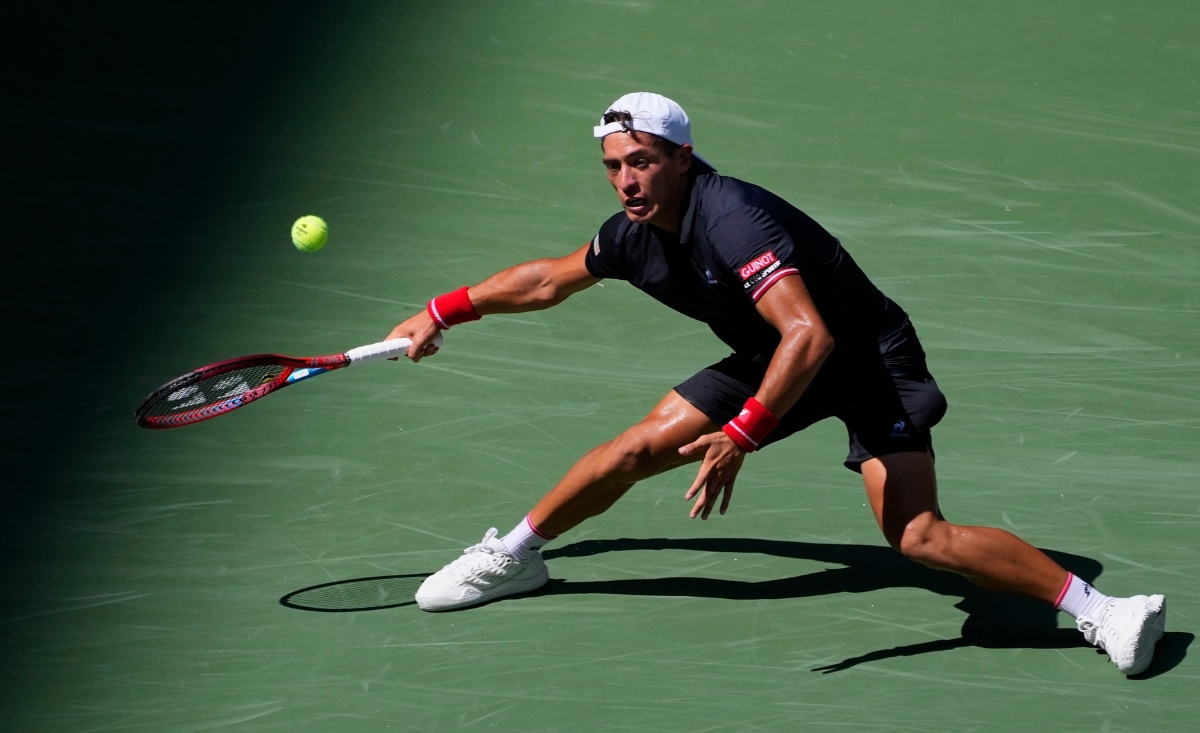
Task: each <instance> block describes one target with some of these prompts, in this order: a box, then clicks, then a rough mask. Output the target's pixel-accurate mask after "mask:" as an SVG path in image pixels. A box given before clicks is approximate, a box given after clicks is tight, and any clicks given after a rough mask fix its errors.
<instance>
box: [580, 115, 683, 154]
mask: <svg viewBox="0 0 1200 733" xmlns="http://www.w3.org/2000/svg"><path fill="white" fill-rule="evenodd" d="M602 121H603V122H604V124H606V125H611V124H612V123H614V122H620V123H621V129H622V130H624V131H625V132H627V133H629V135H630V137H632V138H633V139H634V140H637V141H638V142H641V141H642V140H641V138H639V137H638V131H637V130H635V129H633V125H632V124H631V123H632V122H633V115H631V114H629V113H628V112H626V111H624V110H616V109H610V110H609V111H607V112H605V113H604V117H603V118H602ZM646 134H647V135H650V138H651V140H652V142H653V143H654V144H655V145H656V146H658V149H659V150H660V151H662V152H663V153H665V154H667V155H674V154H675V151H676V150H679V148H681V147H683V146H682V145H680V144H679V143H673V142H671V141H670V140H668V139H666V138H665V137H659V136H658V135H654V134H652V133H649V132H647V133H646ZM600 145H601V146H603V145H604V141H603V140H601V141H600Z"/></svg>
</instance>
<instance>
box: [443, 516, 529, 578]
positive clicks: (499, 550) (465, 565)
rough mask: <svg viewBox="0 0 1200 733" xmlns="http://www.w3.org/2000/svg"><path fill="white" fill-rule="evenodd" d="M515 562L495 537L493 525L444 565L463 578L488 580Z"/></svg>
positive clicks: (500, 573)
mask: <svg viewBox="0 0 1200 733" xmlns="http://www.w3.org/2000/svg"><path fill="white" fill-rule="evenodd" d="M514 562H516V560H515V559H514V558H513V556H512V555H511V554H509V552H508V548H507V547H505V546H504V543H503V542H501V541H500V540H498V539H496V528H495V527H493V528H491V529H489V530H488V531H487V534H485V535H484V536H483V540H482V541H480V542H479V543H478V544H475V545H471V546H470V547H468V548H466V549H465V550H463V554H462V557H459V558H458V559H456V560H455V561H454V562H452V563H450V564H449V565H447V566H446V567H445V570H450V571H453V572H454V573H455V574H457V575H459V576H460V577H462V578H463V579H464V580H470V581H475V582H478V581H484V582H490V581H491V580H492V578H494V577H495V576H497V575H504V573H505V568H507V567H508V566H509V565H511V564H513V563H514Z"/></svg>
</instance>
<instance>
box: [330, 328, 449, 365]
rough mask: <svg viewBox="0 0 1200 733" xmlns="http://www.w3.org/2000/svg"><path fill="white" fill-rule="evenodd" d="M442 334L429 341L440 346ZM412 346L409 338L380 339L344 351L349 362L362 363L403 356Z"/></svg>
mask: <svg viewBox="0 0 1200 733" xmlns="http://www.w3.org/2000/svg"><path fill="white" fill-rule="evenodd" d="M443 340H444V339H443V338H442V334H440V333H439V334H438V335H437V336H435V337H434V339H433V341H432V342H431V343H432V344H433V345H434V346H438V347H441V345H442V341H443ZM409 346H412V341H410V340H409V339H403V338H402V339H389V340H388V341H380V342H379V343H377V344H367V345H366V346H359V347H358V348H356V349H350V350H349V351H347V352H346V356H347V357H348V358H349V359H350V363H351V364H364V363H366V362H368V361H378V360H380V359H390V358H392V357H393V356H404V355H406V354H407V353H408V347H409Z"/></svg>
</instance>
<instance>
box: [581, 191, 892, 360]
mask: <svg viewBox="0 0 1200 733" xmlns="http://www.w3.org/2000/svg"><path fill="white" fill-rule="evenodd" d="M684 195H685V198H686V200H687V202H688V203H687V209H686V211H685V212H684V215H683V219H682V223H681V226H680V234H679V236H678V237H676V236H675V235H673V234H671V233H670V232H667V231H665V230H663V229H659V228H658V227H656V226H652V225H650V224H634V223H633V222H631V221H629V217H627V216H626V215H625V213H624V212H620V213H618V214H615V215H613V217H612V218H610V219H609V220H608V221H606V222H605V223H604V225H603V226H601V227H600V232H599V233H598V234H596V237H595V239H593V240H592V243H591V244H592V246H591V247H590V248H589V250H588V254H587V268H588V272H590V273H591V274H592V275H593V276H594V277H598V278H613V279H617V280H627V281H629V282H630V283H631V284H633V286H634V287H636V288H638V289H639V290H642V291H644V292H645V293H646V294H648V295H649V296H650V297H652V298H654V299H655V300H657V301H659V302H661V303H663V304H664V305H666V306H668V307H670V308H673V309H674V310H677V311H679V312H680V313H682V314H684V315H686V316H690V317H691V318H695V319H696V320H698V321H703V322H705V323H707V324H708V326H709V327H710V328H711V329H712V331H713V333H715V334H716V335H717V338H719V339H721V340H722V341H724V342H725V343H726V344H728V345H729V346H730V347H731V348H733V349H734V351H738V352H743V353H749V354H770V353H773V352H774V351H775V347H776V346H777V345H778V343H779V332H778V331H776V330H775V328H774V327H773V326H771V324H769V323H767V322H766V320H764V319H763V317H762V316H761V315H760V314H759V313H758V310H757V309H756V308H755V307H754V304H755V303H756V302H757V301H758V300H759V298H761V297H762V296H763V294H764V293H766V292H767V290H768V289H770V288H771V286H772V285H774V284H775V283H776V282H778V281H779V280H780V279H782V278H784V277H786V276H788V275H792V274H799V275H800V277H801V278H803V280H804V285H805V286H806V287H807V288H808V292H809V295H811V296H812V299H813V302H814V303H815V304H816V306H817V310H818V311H819V312H820V314H821V318H822V319H823V320H824V321H825V325H826V327H827V328H828V329H829V331H830V333H831V334H832V336H833V339H834V343H835V344H836V349H837V351H838V352H841V353H842V354H845V353H846V352H847V351H859V350H860V349H869V350H870V351H872V352H875V353H878V351H877V350H878V348H879V346H878V344H879V341H880V337H881V336H884V335H887V334H890V333H892V332H894V331H895V330H897V329H899V328H900V327H901V326H903V325H904V324H905V323H906V322H907V320H908V316H907V315H906V314H905V313H904V311H903V310H902V309H901V308H900V306H898V305H896V304H895V303H894V302H893V301H892V300H891V299H889V298H888V297H887V296H885V295H884V294H883V293H882V292H880V291H879V289H878V288H876V287H875V286H874V285H873V284H872V283H871V281H870V280H868V279H867V276H866V275H865V274H863V271H862V270H861V269H859V267H858V265H857V264H855V262H854V260H853V259H852V258H851V257H850V254H849V253H848V252H846V250H844V249H842V245H841V243H840V242H839V241H838V240H837V238H836V237H834V236H833V235H831V234H830V233H829V232H827V231H825V229H823V228H822V227H821V225H820V224H818V223H816V222H815V221H813V220H812V219H810V218H809V217H808V216H807V215H805V213H804V212H802V211H800V210H799V209H797V208H796V207H794V206H792V205H791V204H789V203H788V202H786V201H784V200H783V199H781V198H779V197H778V196H776V195H774V194H772V193H771V192H769V191H767V190H765V189H763V188H760V187H758V186H755V185H753V184H750V183H746V182H745V181H739V180H738V179H736V178H729V177H728V176H722V175H719V174H717V173H716V172H706V173H701V174H700V175H696V176H694V177H693V179H692V181H691V182H690V184H689V189H688V190H687V191H686V192H685V194H684Z"/></svg>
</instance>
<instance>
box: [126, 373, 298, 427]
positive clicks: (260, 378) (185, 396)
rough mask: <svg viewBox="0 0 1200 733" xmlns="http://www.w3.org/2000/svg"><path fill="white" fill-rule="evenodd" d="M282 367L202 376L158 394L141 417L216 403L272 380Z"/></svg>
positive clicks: (158, 415) (179, 411)
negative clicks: (202, 377)
mask: <svg viewBox="0 0 1200 733" xmlns="http://www.w3.org/2000/svg"><path fill="white" fill-rule="evenodd" d="M286 368H287V367H284V366H280V365H278V364H257V365H254V366H248V367H243V368H241V369H234V370H233V371H229V372H225V373H223V374H216V375H214V376H211V377H206V378H204V379H201V380H199V381H198V382H193V383H192V384H188V385H185V386H182V387H180V388H179V389H176V390H172V391H170V392H166V393H165V394H162V395H160V396H159V397H158V399H157V400H155V401H154V402H152V403H150V404H149V405H147V406H146V409H145V411H144V412H143V415H144V416H145V417H164V416H167V415H176V414H179V413H183V412H190V411H191V410H198V409H200V408H203V407H206V406H208V405H215V404H219V403H221V402H224V401H225V400H228V399H231V398H233V397H237V396H239V395H242V394H245V393H246V392H249V391H250V390H252V389H257V388H258V387H260V386H262V385H264V384H266V383H268V382H272V381H274V380H275V379H276V378H278V377H279V375H280V374H282V373H283V372H284V370H285V369H286Z"/></svg>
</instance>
